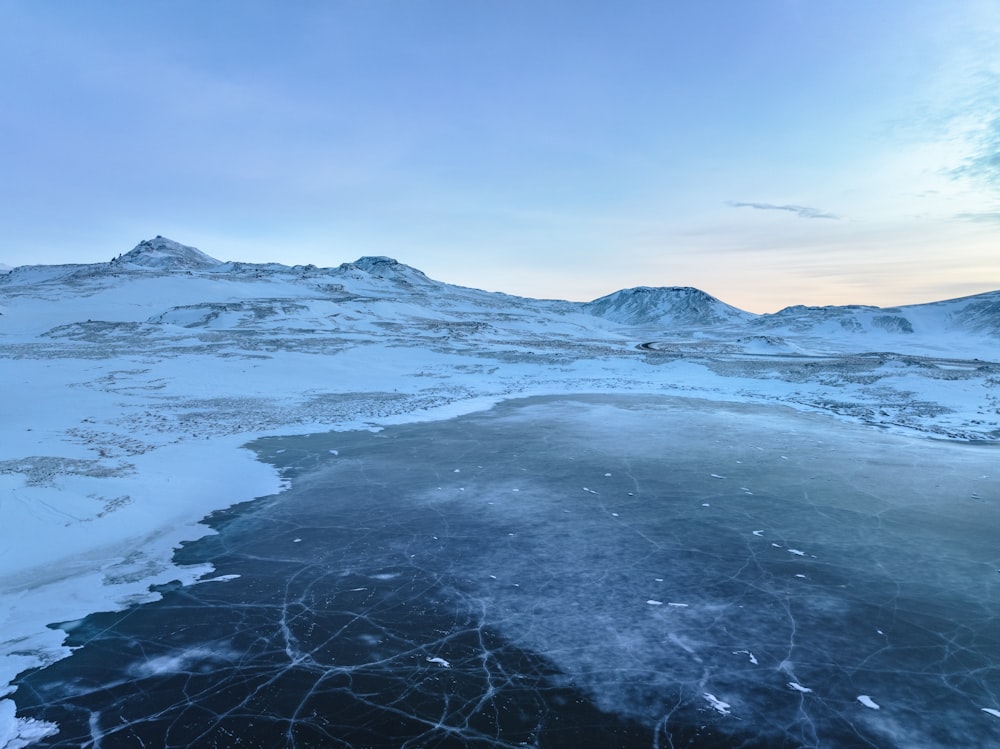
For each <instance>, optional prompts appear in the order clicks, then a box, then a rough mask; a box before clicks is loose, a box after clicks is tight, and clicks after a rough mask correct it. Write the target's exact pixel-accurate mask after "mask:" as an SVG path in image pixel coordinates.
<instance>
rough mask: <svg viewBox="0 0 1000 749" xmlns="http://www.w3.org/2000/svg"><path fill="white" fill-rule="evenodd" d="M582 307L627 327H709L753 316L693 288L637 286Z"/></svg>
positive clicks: (744, 319)
mask: <svg viewBox="0 0 1000 749" xmlns="http://www.w3.org/2000/svg"><path fill="white" fill-rule="evenodd" d="M585 307H586V309H587V311H588V312H590V313H591V314H592V315H597V316H598V317H603V318H605V319H607V320H611V321H613V322H618V323H625V324H628V325H646V324H656V325H661V324H675V325H683V326H708V325H717V324H720V323H727V322H740V321H746V320H749V319H750V318H752V317H753V315H751V314H750V313H749V312H744V311H743V310H740V309H737V308H736V307H732V306H730V305H728V304H726V303H725V302H722V301H720V300H718V299H716V298H715V297H714V296H712V295H711V294H707V293H705V292H704V291H702V290H701V289H696V288H694V287H692V286H660V287H650V286H636V287H634V288H631V289H622V290H621V291H616V292H614V293H612V294H608V295H607V296H602V297H601V298H600V299H595V300H594V301H592V302H588V303H587V304H586V305H585Z"/></svg>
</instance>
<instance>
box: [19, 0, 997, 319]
mask: <svg viewBox="0 0 1000 749" xmlns="http://www.w3.org/2000/svg"><path fill="white" fill-rule="evenodd" d="M998 38H1000V3H997V2H996V1H995V0H986V1H984V0H935V1H934V2H930V1H928V0H879V2H871V0H836V2H831V1H829V0H827V1H825V2H821V1H819V0H815V1H814V0H648V1H647V0H622V1H621V2H613V3H612V2H607V1H606V0H602V1H600V2H594V1H592V0H530V1H529V0H395V1H393V2H389V1H383V0H322V1H320V0H297V1H296V2H293V3H288V2H277V1H275V2H263V1H258V0H240V1H239V2H228V1H226V0H214V1H213V2H208V3H206V2H203V1H202V0H196V1H189V0H170V1H169V2H166V1H163V0H145V1H144V2H142V3H135V2H131V1H124V0H123V1H121V2H112V1H110V0H89V1H85V0H82V1H81V2H75V3H70V2H64V1H63V0H0V96H2V99H0V102H2V103H0V263H4V264H6V265H9V266H17V265H23V264H36V263H46V264H48V263H89V262H103V261H106V260H109V259H110V258H111V257H113V256H115V255H117V254H119V253H121V252H126V251H128V250H129V249H131V248H132V247H134V246H135V245H136V244H137V243H138V242H139V241H141V240H142V239H146V238H150V237H153V236H155V235H158V234H160V235H163V236H167V237H170V238H171V239H175V240H177V241H179V242H182V243H185V244H189V245H194V246H196V247H198V248H199V249H201V250H202V251H204V252H206V253H208V254H209V255H212V256H213V257H217V258H219V259H221V260H242V261H247V262H280V263H285V264H288V265H294V264H306V263H313V264H315V265H319V266H336V265H339V264H340V263H342V262H350V261H353V260H355V259H357V258H358V257H360V256H363V255H388V256H391V257H394V258H396V259H398V260H399V261H401V262H404V263H407V264H409V265H412V266H414V267H416V268H419V269H421V270H423V271H424V272H425V273H427V274H428V275H429V276H431V277H432V278H436V279H438V280H442V281H448V282H451V283H458V284H462V285H466V286H473V287H477V288H483V289H488V290H495V291H505V292H508V293H514V294H520V295H524V296H532V297H542V298H563V299H574V300H590V299H594V298H596V297H599V296H601V295H604V294H607V293H610V292H612V291H615V290H617V289H620V288H627V287H631V286H639V285H644V286H695V287H698V288H700V289H702V290H704V291H707V292H708V293H710V294H712V295H714V296H716V297H719V298H720V299H722V300H723V301H725V302H728V303H729V304H733V305H735V306H737V307H741V308H743V309H746V310H749V311H753V312H770V311H775V310H777V309H780V308H782V307H785V306H787V305H791V304H817V305H821V304H876V305H880V306H892V305H898V304H909V303H919V302H929V301H935V300H939V299H947V298H954V297H958V296H965V295H968V294H974V293H979V292H983V291H990V290H995V289H1000V44H998V43H997V41H996V40H997V39H998Z"/></svg>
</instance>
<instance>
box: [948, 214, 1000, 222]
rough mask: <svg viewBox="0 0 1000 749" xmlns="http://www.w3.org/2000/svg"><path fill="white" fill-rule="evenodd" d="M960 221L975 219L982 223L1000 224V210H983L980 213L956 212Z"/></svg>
mask: <svg viewBox="0 0 1000 749" xmlns="http://www.w3.org/2000/svg"><path fill="white" fill-rule="evenodd" d="M955 218H956V219H958V220H959V221H975V222H976V223H982V224H1000V211H981V212H979V213H956V214H955Z"/></svg>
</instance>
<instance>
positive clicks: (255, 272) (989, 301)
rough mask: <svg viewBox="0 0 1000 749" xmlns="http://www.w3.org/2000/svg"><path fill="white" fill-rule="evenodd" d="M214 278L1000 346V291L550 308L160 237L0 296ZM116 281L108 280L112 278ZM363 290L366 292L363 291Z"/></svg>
mask: <svg viewBox="0 0 1000 749" xmlns="http://www.w3.org/2000/svg"><path fill="white" fill-rule="evenodd" d="M175 273H178V274H186V275H190V274H196V275H198V274H202V273H205V274H209V277H213V278H216V279H219V278H223V277H226V278H239V279H247V278H253V279H257V280H266V279H272V280H276V279H279V278H280V279H283V280H284V281H288V282H292V283H307V284H312V285H314V286H316V287H317V288H318V287H323V288H328V289H334V288H335V287H343V286H344V284H345V283H346V284H347V285H356V284H361V287H363V288H364V289H366V293H368V294H375V295H385V294H393V295H395V294H399V293H402V294H408V295H416V296H413V297H412V298H413V300H414V302H415V303H420V304H425V305H430V306H437V307H438V308H439V309H442V310H443V309H446V308H448V307H449V306H454V304H456V303H457V300H459V299H461V300H462V302H463V303H472V304H473V305H474V306H476V307H478V308H481V309H483V310H484V314H486V312H485V310H496V309H497V308H501V307H503V306H505V305H508V306H524V305H527V306H529V307H533V308H536V309H538V310H539V311H543V310H544V311H546V312H548V313H560V314H562V313H567V312H573V313H585V314H586V315H588V316H589V317H591V318H594V319H596V320H602V321H604V323H605V324H610V325H617V326H624V327H626V328H632V327H634V328H637V329H639V328H642V329H646V330H647V331H649V332H648V333H647V334H648V335H655V334H656V333H657V331H658V332H660V333H664V332H669V331H678V332H681V331H688V333H696V332H698V331H705V332H709V331H716V332H719V331H722V330H723V329H737V330H743V331H744V332H745V333H746V334H750V335H751V336H753V335H755V334H758V333H759V334H760V335H764V336H772V337H773V336H779V337H780V336H783V335H795V336H803V335H804V336H808V337H810V338H829V337H834V338H836V337H841V336H844V335H849V336H867V337H869V338H871V339H872V344H873V345H874V344H875V342H876V340H879V339H884V338H887V337H888V338H892V339H906V338H914V337H920V336H921V335H931V334H933V335H944V334H947V333H948V332H949V331H954V330H961V331H964V332H970V333H975V334H977V335H987V336H990V337H1000V290H997V291H992V292H984V293H981V294H973V295H968V296H965V297H958V298H954V299H947V300H941V301H936V302H924V303H921V304H916V305H904V306H896V307H877V306H873V305H856V304H853V305H828V306H822V307H820V306H808V305H792V306H789V307H785V308H783V309H781V310H779V311H777V312H773V313H766V314H755V313H752V312H747V311H745V310H741V309H739V308H737V307H734V306H732V305H729V304H727V303H725V302H723V301H721V300H720V299H718V298H716V297H714V296H712V295H711V294H708V293H707V292H704V291H702V290H700V289H697V288H694V287H690V286H659V287H654V286H635V287H631V288H627V289H621V290H618V291H615V292H612V293H610V294H607V295H605V296H602V297H599V298H597V299H594V300H592V301H589V302H570V301H562V300H542V299H531V298H526V297H518V296H513V295H508V294H503V293H498V292H487V291H483V290H480V289H475V288H469V287H462V286H457V285H454V284H449V283H447V282H444V281H438V280H435V279H432V278H430V277H428V276H427V275H426V274H425V273H424V272H423V271H421V270H419V269H417V268H414V267H412V266H409V265H406V264H404V263H401V262H399V261H398V260H396V259H394V258H392V257H388V256H384V255H366V256H362V257H360V258H358V259H357V260H355V261H354V262H350V263H342V264H341V265H339V266H337V267H330V268H318V267H316V266H313V265H305V266H300V265H297V266H285V265H282V264H279V263H266V264H255V263H243V262H222V261H220V260H217V259H216V258H214V257H212V256H210V255H208V254H206V253H204V252H202V251H201V250H199V249H197V248H196V247H192V246H189V245H185V244H182V243H180V242H176V241H174V240H172V239H169V238H167V237H163V236H161V235H157V236H156V237H154V238H152V239H146V240H142V241H141V242H139V243H138V244H137V245H136V246H135V247H134V248H133V249H132V250H130V251H129V252H127V253H125V254H122V255H119V256H118V257H116V258H114V259H113V260H112V261H111V262H110V263H93V264H75V265H58V266H45V265H35V266H20V267H18V268H13V269H11V270H10V271H9V272H6V273H2V274H0V288H3V287H7V288H8V289H13V288H17V287H26V286H31V285H33V284H45V285H62V284H66V285H71V284H76V285H77V286H79V287H80V288H84V289H85V288H89V286H88V284H90V283H91V282H92V281H94V280H95V279H101V282H102V283H113V281H112V280H110V279H112V278H113V277H115V276H119V275H122V274H124V275H125V276H126V277H132V276H133V274H139V275H140V276H142V277H149V276H150V275H153V276H171V275H173V274H175ZM109 274H110V276H109ZM361 287H359V288H361Z"/></svg>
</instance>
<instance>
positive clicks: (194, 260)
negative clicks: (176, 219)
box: [112, 235, 222, 270]
mask: <svg viewBox="0 0 1000 749" xmlns="http://www.w3.org/2000/svg"><path fill="white" fill-rule="evenodd" d="M112 262H113V263H121V264H122V265H126V266H132V267H139V268H151V269H156V270H180V269H184V270H193V269H202V270H204V269H207V268H214V267H216V266H219V265H222V263H221V262H220V261H219V260H216V259H215V258H214V257H210V256H208V255H206V254H205V253H204V252H202V251H201V250H199V249H197V248H195V247H188V246H187V245H183V244H180V243H179V242H174V241H173V240H172V239H167V238H166V237H161V236H159V235H157V236H156V237H155V238H153V239H146V240H143V241H142V242H140V243H139V244H137V245H136V246H135V247H134V248H133V249H132V250H130V251H129V252H127V253H125V254H124V255H122V256H121V257H120V258H117V259H116V260H114V261H112Z"/></svg>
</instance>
